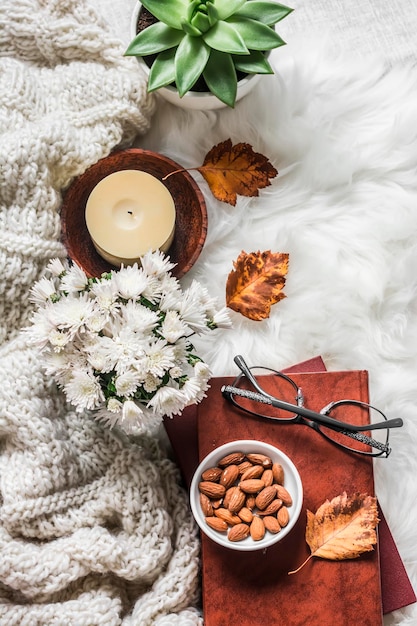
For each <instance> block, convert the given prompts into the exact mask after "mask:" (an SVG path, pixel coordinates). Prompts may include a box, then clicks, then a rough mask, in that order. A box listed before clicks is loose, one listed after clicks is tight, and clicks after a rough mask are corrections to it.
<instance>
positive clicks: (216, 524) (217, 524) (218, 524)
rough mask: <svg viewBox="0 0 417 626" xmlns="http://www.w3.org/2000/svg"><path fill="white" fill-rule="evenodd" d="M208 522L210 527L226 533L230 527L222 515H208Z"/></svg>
mask: <svg viewBox="0 0 417 626" xmlns="http://www.w3.org/2000/svg"><path fill="white" fill-rule="evenodd" d="M206 523H207V525H208V526H210V528H212V529H213V530H217V531H218V532H220V533H224V532H226V530H227V529H228V526H227V524H226V522H225V521H224V520H223V519H220V517H206Z"/></svg>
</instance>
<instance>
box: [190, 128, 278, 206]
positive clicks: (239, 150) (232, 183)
mask: <svg viewBox="0 0 417 626" xmlns="http://www.w3.org/2000/svg"><path fill="white" fill-rule="evenodd" d="M196 169H197V170H198V171H199V172H200V173H201V174H202V176H203V177H204V178H205V179H206V181H207V183H208V185H209V187H210V189H211V192H212V193H213V195H214V196H215V197H216V198H217V199H218V200H221V201H222V202H228V203H229V204H232V205H233V206H235V204H236V197H237V194H239V195H242V196H257V195H259V193H258V190H259V189H262V188H264V187H268V185H270V184H271V183H270V180H269V179H270V178H274V177H275V176H276V175H277V174H278V172H277V170H276V169H275V167H273V166H272V165H271V163H270V162H269V161H268V159H267V158H266V157H265V156H264V155H263V154H260V153H259V152H254V151H253V149H252V146H251V145H250V144H248V143H237V144H236V145H235V146H233V145H232V140H231V139H226V141H223V142H221V143H219V144H218V145H217V146H214V147H213V148H212V149H211V150H210V151H209V152H208V153H207V154H206V158H205V159H204V163H203V165H202V166H201V167H197V168H196Z"/></svg>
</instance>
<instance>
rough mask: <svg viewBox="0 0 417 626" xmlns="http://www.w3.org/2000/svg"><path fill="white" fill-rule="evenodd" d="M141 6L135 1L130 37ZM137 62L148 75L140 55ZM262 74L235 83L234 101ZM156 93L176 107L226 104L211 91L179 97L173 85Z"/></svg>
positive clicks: (192, 92) (198, 108) (214, 107)
mask: <svg viewBox="0 0 417 626" xmlns="http://www.w3.org/2000/svg"><path fill="white" fill-rule="evenodd" d="M141 7H142V3H141V2H139V1H138V2H137V3H136V5H135V8H134V10H133V13H132V19H131V23H130V35H131V39H133V38H134V37H136V34H137V33H136V24H137V21H138V15H139V11H140V9H141ZM137 59H138V62H139V63H140V65H141V67H142V69H143V71H144V72H145V74H146V75H149V67H148V66H147V65H146V63H145V61H144V60H143V59H142V58H141V57H137ZM261 76H262V74H251V75H249V76H248V77H246V78H243V79H242V80H240V81H239V82H238V84H237V95H236V102H238V101H239V100H241V99H242V98H243V97H244V96H246V95H247V94H248V93H249V92H250V91H251V90H252V89H253V88H254V87H255V85H256V84H257V83H258V81H259V79H260V78H261ZM158 94H159V95H160V96H161V97H162V98H164V100H167V101H168V102H171V103H172V104H175V105H176V106H178V107H181V108H183V109H194V110H200V111H201V110H203V111H211V110H214V109H224V108H226V106H227V105H226V104H224V102H222V101H221V100H219V99H218V98H216V96H214V95H213V94H212V93H211V92H209V91H206V92H201V91H187V93H186V94H184V96H183V97H182V98H180V97H179V95H178V91H177V90H176V89H175V87H169V86H168V87H161V88H160V89H158Z"/></svg>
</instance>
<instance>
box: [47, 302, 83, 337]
mask: <svg viewBox="0 0 417 626" xmlns="http://www.w3.org/2000/svg"><path fill="white" fill-rule="evenodd" d="M93 306H94V305H93V302H92V301H91V300H89V299H88V294H81V295H80V296H79V297H75V296H68V297H67V298H61V300H59V301H58V302H56V303H55V304H54V306H53V307H49V309H48V314H49V317H50V318H51V319H52V321H53V322H54V324H55V326H56V327H57V328H58V329H59V330H64V329H66V330H68V332H69V333H70V335H71V336H74V335H75V333H76V332H77V331H78V330H79V329H80V328H81V327H82V326H83V325H84V324H86V323H87V322H88V319H89V317H90V316H91V314H92V312H93Z"/></svg>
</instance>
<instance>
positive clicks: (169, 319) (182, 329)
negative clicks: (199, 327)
mask: <svg viewBox="0 0 417 626" xmlns="http://www.w3.org/2000/svg"><path fill="white" fill-rule="evenodd" d="M159 332H160V333H161V335H162V337H164V339H166V340H167V341H168V343H175V342H176V341H178V339H179V338H180V337H185V336H187V335H188V334H189V332H190V331H189V329H188V326H187V325H186V324H184V322H183V321H182V319H181V318H180V316H179V315H178V313H177V311H167V314H166V315H165V319H164V321H163V322H162V324H161V328H160V330H159Z"/></svg>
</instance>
